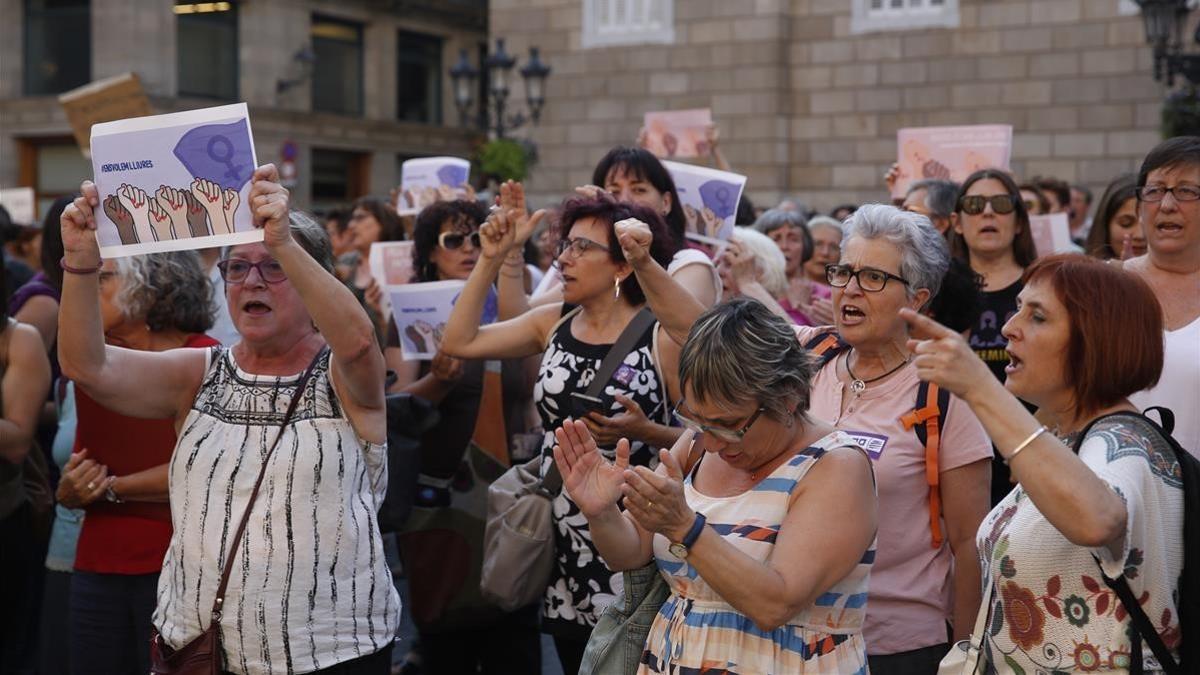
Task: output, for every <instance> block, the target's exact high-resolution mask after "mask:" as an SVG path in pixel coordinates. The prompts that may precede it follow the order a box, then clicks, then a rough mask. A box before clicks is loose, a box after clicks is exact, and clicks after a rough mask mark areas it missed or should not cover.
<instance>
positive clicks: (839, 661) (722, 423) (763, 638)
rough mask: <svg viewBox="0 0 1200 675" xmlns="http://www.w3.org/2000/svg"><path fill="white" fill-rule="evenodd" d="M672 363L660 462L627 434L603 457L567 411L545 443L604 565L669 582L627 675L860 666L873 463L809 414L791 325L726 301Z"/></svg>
mask: <svg viewBox="0 0 1200 675" xmlns="http://www.w3.org/2000/svg"><path fill="white" fill-rule="evenodd" d="M679 370H680V381H681V385H682V387H683V391H684V394H685V398H684V399H683V400H681V401H680V402H679V404H678V406H677V408H676V410H675V417H676V419H677V420H678V421H679V422H680V423H681V424H682V425H683V426H684V427H686V428H687V429H688V431H686V432H685V433H684V435H683V436H682V437H681V438H680V440H679V442H677V443H676V444H675V446H674V447H673V448H672V449H671V450H670V451H668V450H663V451H662V452H661V457H662V462H661V463H660V464H659V466H658V469H657V470H655V471H652V470H650V469H649V468H647V467H643V466H636V467H631V465H630V455H629V443H628V442H626V441H621V442H620V443H618V445H617V449H616V457H615V461H613V458H612V457H610V456H608V455H606V454H604V453H601V452H600V451H599V450H598V448H597V447H596V443H595V441H594V440H593V439H592V438H591V436H590V434H589V433H588V431H587V428H586V427H585V426H584V425H582V424H580V423H578V422H575V421H571V422H567V423H566V424H564V425H563V426H562V428H561V429H559V430H558V432H557V434H556V438H557V445H556V447H555V448H554V457H555V461H556V462H557V464H558V467H559V470H560V472H561V473H562V475H563V481H564V486H565V489H566V491H567V492H568V493H569V494H570V496H571V498H572V500H573V501H574V502H575V503H577V504H579V508H580V509H581V511H582V513H583V515H584V516H585V517H586V518H587V520H588V523H589V525H590V527H591V532H592V535H593V537H594V539H595V542H596V545H597V547H598V549H599V552H600V555H601V556H603V558H604V561H605V562H606V563H607V564H608V566H609V567H611V568H612V569H613V570H631V569H636V568H638V567H641V566H643V565H645V564H647V562H654V563H655V564H656V566H657V568H658V571H659V573H660V574H662V576H663V577H664V578H665V580H666V581H667V584H668V586H669V587H670V590H671V595H670V596H669V597H668V598H667V600H666V602H664V603H663V605H662V607H661V608H660V609H659V610H658V612H657V615H656V616H655V617H654V621H653V624H652V625H651V627H650V632H649V637H648V639H647V641H646V644H645V648H644V651H643V653H642V656H641V659H640V668H639V670H638V673H684V672H687V673H691V672H695V673H700V672H707V671H708V669H709V668H714V667H716V668H718V669H719V670H720V672H731V673H732V672H737V673H865V672H866V671H867V655H866V647H867V645H866V643H865V641H864V639H863V635H862V625H863V614H864V609H865V610H866V611H867V612H869V611H870V605H869V603H867V602H866V595H867V588H868V583H867V581H868V577H869V576H870V574H871V563H872V560H873V559H874V558H875V546H874V540H875V531H876V499H875V488H874V483H873V480H872V471H871V462H870V460H869V459H868V457H867V453H866V451H864V450H863V449H862V448H860V447H859V446H858V445H857V444H855V442H854V440H853V439H852V438H851V437H849V436H848V435H846V434H845V433H843V432H840V431H837V430H835V429H834V428H833V426H832V425H830V424H829V423H828V422H825V421H822V420H821V419H820V418H818V417H816V416H812V415H810V414H809V411H808V406H809V401H810V397H811V395H812V392H811V390H810V387H811V385H812V377H813V375H814V369H813V364H812V361H811V360H810V359H809V355H808V353H807V352H806V350H805V349H804V348H803V346H802V345H801V344H800V343H799V342H797V341H796V336H795V333H794V329H793V327H792V326H791V324H789V323H788V322H787V321H786V320H785V319H783V318H781V317H779V316H777V315H775V314H773V313H772V312H770V311H769V310H767V309H766V308H765V307H764V306H763V305H762V304H760V303H758V302H756V301H754V300H750V299H746V298H737V299H734V300H729V301H727V302H724V303H722V304H720V305H717V306H716V307H714V308H713V309H711V310H709V311H708V312H706V313H704V314H703V315H702V316H701V317H700V318H699V320H698V321H697V322H696V324H695V326H694V327H693V328H692V330H691V334H690V335H689V336H688V339H687V342H686V344H685V345H684V347H683V353H682V355H681V357H680V368H679ZM693 434H695V436H693ZM693 438H694V443H693ZM881 488H883V486H882V484H881ZM884 489H885V488H884ZM622 498H623V502H621V501H620V500H622ZM619 503H623V504H624V507H625V509H626V510H625V511H624V513H622V512H621V509H620V508H619V506H618V504H619ZM714 664H715V666H714Z"/></svg>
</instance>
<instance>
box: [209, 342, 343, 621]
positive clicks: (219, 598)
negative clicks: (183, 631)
mask: <svg viewBox="0 0 1200 675" xmlns="http://www.w3.org/2000/svg"><path fill="white" fill-rule="evenodd" d="M327 351H329V348H328V347H322V348H321V351H319V352H317V355H316V356H315V357H313V360H312V363H310V364H308V369H307V370H305V371H304V375H302V376H301V377H300V381H299V382H298V383H297V384H296V391H295V393H294V394H292V400H291V402H290V403H288V409H287V412H286V413H284V415H283V422H282V423H281V424H280V425H279V431H278V432H277V433H276V434H275V440H274V441H272V442H271V447H270V448H269V449H268V450H267V454H266V456H265V457H264V458H263V464H262V468H261V469H259V471H258V479H257V480H256V481H254V490H252V491H251V492H250V499H249V500H247V502H246V510H245V511H243V512H242V520H241V522H240V523H238V526H237V532H236V534H234V535H233V542H232V543H230V545H229V555H228V557H226V558H225V569H224V570H222V571H221V583H220V584H219V585H218V586H217V595H216V597H215V598H213V608H212V623H211V624H210V627H211V626H215V625H216V624H217V622H219V621H220V620H221V605H222V604H224V602H225V588H226V587H227V586H228V585H229V575H230V574H231V573H232V572H233V561H234V558H236V557H237V552H238V547H239V546H240V545H241V543H242V535H243V534H245V533H246V523H248V522H249V521H250V510H251V509H253V508H254V501H255V500H256V499H257V498H258V490H259V488H261V487H262V482H263V478H264V477H265V476H266V475H267V466H268V465H269V464H270V461H271V455H272V454H273V453H274V452H275V448H276V447H277V446H278V445H279V439H281V438H283V432H284V430H286V429H287V426H288V423H289V422H291V421H292V415H293V414H295V412H296V406H298V405H299V404H300V399H301V398H303V397H304V387H305V386H306V385H307V384H308V380H309V379H310V378H311V377H312V374H313V371H314V370H316V368H317V363H319V362H320V361H321V358H322V357H324V356H325V353H326V352H327Z"/></svg>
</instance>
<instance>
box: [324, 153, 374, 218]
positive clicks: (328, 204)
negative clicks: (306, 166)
mask: <svg viewBox="0 0 1200 675" xmlns="http://www.w3.org/2000/svg"><path fill="white" fill-rule="evenodd" d="M370 159H371V158H370V155H368V154H367V153H364V152H355V151H353V150H334V149H326V148H313V150H312V208H313V210H314V211H323V210H327V209H330V208H333V207H336V206H345V205H346V203H347V202H352V201H354V200H355V199H358V198H359V197H361V196H363V195H365V194H367V192H368V190H369V187H368V186H369V184H370V175H369V172H370V169H369V165H370Z"/></svg>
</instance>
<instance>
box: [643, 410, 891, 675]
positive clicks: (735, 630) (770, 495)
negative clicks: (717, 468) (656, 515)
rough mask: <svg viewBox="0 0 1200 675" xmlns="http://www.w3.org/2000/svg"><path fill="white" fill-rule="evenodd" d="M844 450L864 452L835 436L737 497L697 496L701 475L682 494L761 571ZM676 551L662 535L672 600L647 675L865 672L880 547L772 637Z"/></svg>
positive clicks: (657, 543)
mask: <svg viewBox="0 0 1200 675" xmlns="http://www.w3.org/2000/svg"><path fill="white" fill-rule="evenodd" d="M839 447H853V448H857V447H858V446H857V445H856V444H855V442H854V439H852V438H851V437H849V436H847V435H846V434H845V433H844V432H841V431H835V432H833V433H831V434H829V435H828V436H825V437H824V438H822V439H821V440H819V441H817V442H816V443H814V444H813V445H812V446H811V447H809V448H807V449H805V450H804V451H802V452H800V453H797V454H796V456H794V457H792V458H791V459H790V460H788V461H787V462H785V463H783V464H781V465H780V466H778V467H776V469H775V470H774V471H772V472H771V474H770V475H769V476H767V477H766V478H764V479H763V480H762V481H760V482H759V483H758V485H756V486H754V487H753V488H751V489H750V490H748V491H746V492H744V493H742V494H740V495H735V496H733V497H709V496H706V495H703V494H701V493H700V492H698V491H697V490H696V488H695V487H693V486H692V478H693V477H694V476H695V470H693V471H692V473H691V474H689V475H688V477H687V478H686V479H685V480H684V486H683V489H684V495H685V496H686V498H687V502H688V505H689V506H691V507H692V508H693V509H695V510H696V511H698V512H700V513H703V514H704V517H705V518H706V519H707V521H708V527H711V528H712V529H713V530H715V531H716V532H717V533H718V534H720V535H721V536H722V537H723V538H724V539H725V541H727V542H729V543H730V544H732V545H733V546H735V547H736V548H737V549H738V550H739V551H741V552H742V553H745V554H746V555H748V556H750V557H751V558H753V559H754V560H757V561H760V562H762V561H765V560H766V559H767V558H768V557H769V556H770V555H771V551H772V550H773V549H774V548H775V537H776V536H777V535H778V534H779V529H780V527H781V525H782V523H783V521H784V518H785V517H786V516H787V513H788V502H789V501H790V499H791V495H792V491H793V490H795V488H796V485H798V484H799V483H800V481H801V480H803V479H804V476H805V475H807V474H808V471H809V469H811V468H812V467H813V466H814V465H816V463H817V461H818V460H820V459H821V457H822V456H824V455H825V453H826V452H828V451H829V450H832V449H834V448H839ZM698 467H699V464H698V465H697V468H698ZM833 526H835V525H832V524H831V527H833ZM669 544H670V542H668V541H667V539H666V538H665V537H663V536H662V535H655V536H654V559H655V562H656V563H657V564H658V569H659V572H660V573H661V574H662V575H663V576H664V577H665V578H666V580H667V584H668V585H669V586H670V587H671V595H670V597H668V598H667V601H666V602H664V603H663V606H662V608H661V609H660V610H659V611H658V615H657V616H656V617H655V618H654V624H653V625H652V626H651V627H650V636H649V637H648V638H647V640H646V650H645V651H644V652H643V653H642V665H641V667H640V668H639V669H638V674H639V675H643V674H646V673H674V674H677V675H693V674H695V675H699V674H700V673H705V674H706V675H710V674H711V675H718V674H723V673H728V674H730V675H736V674H741V675H748V674H749V673H755V674H756V675H757V674H760V673H761V674H764V675H766V674H770V673H775V674H783V673H788V674H794V673H855V674H863V675H865V674H866V673H867V646H866V642H865V641H864V640H863V636H862V625H863V616H864V614H865V612H866V605H867V581H868V578H869V576H870V573H871V565H872V563H873V562H874V561H875V542H874V541H872V542H871V546H870V547H869V548H868V549H867V550H866V552H865V553H863V557H862V558H861V559H860V560H859V562H858V565H857V566H855V568H854V569H853V570H852V571H851V572H850V574H848V575H846V577H845V578H844V579H842V580H841V581H839V582H838V583H837V584H835V585H834V586H833V587H832V588H830V589H829V590H828V591H827V592H825V593H824V594H822V595H821V596H820V597H819V598H817V600H816V602H815V603H814V604H813V605H812V606H811V607H809V608H807V609H805V610H803V611H802V612H800V613H799V614H797V615H796V616H794V617H792V618H791V619H790V620H789V621H788V622H787V624H786V625H783V626H780V627H779V628H776V629H775V630H772V631H764V630H761V629H760V628H758V627H757V626H755V625H754V622H753V621H751V620H750V618H749V617H747V616H746V615H745V614H743V613H741V612H740V611H738V610H737V609H735V608H734V607H733V605H730V604H729V603H728V602H726V601H725V600H724V599H722V598H721V596H720V595H718V594H717V592H716V591H715V590H713V589H712V588H711V587H710V586H709V585H708V584H707V583H705V582H704V579H703V578H702V577H700V576H699V575H698V574H697V572H696V569H695V568H694V567H692V566H691V565H688V564H687V563H686V562H685V561H682V560H680V559H679V558H676V557H675V556H673V555H671V553H670V552H669V551H668V550H667V547H668V546H669ZM814 545H819V544H818V543H816V542H814Z"/></svg>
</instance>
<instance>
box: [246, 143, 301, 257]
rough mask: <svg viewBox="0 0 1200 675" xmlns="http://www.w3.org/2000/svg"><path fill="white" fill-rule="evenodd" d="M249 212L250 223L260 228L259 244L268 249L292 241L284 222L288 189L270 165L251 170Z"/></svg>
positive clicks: (272, 165) (286, 214) (286, 216)
mask: <svg viewBox="0 0 1200 675" xmlns="http://www.w3.org/2000/svg"><path fill="white" fill-rule="evenodd" d="M250 180H251V181H252V183H251V185H250V214H251V215H252V216H254V226H255V227H261V228H262V229H263V244H264V245H266V247H267V248H268V249H272V248H276V247H279V246H283V245H284V244H286V243H288V242H289V241H291V240H292V232H291V229H290V224H289V222H288V191H287V188H285V187H283V186H282V185H280V184H279V170H278V169H276V168H275V165H274V164H264V165H262V166H260V167H258V168H257V169H255V170H254V177H253V178H251V179H250Z"/></svg>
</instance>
